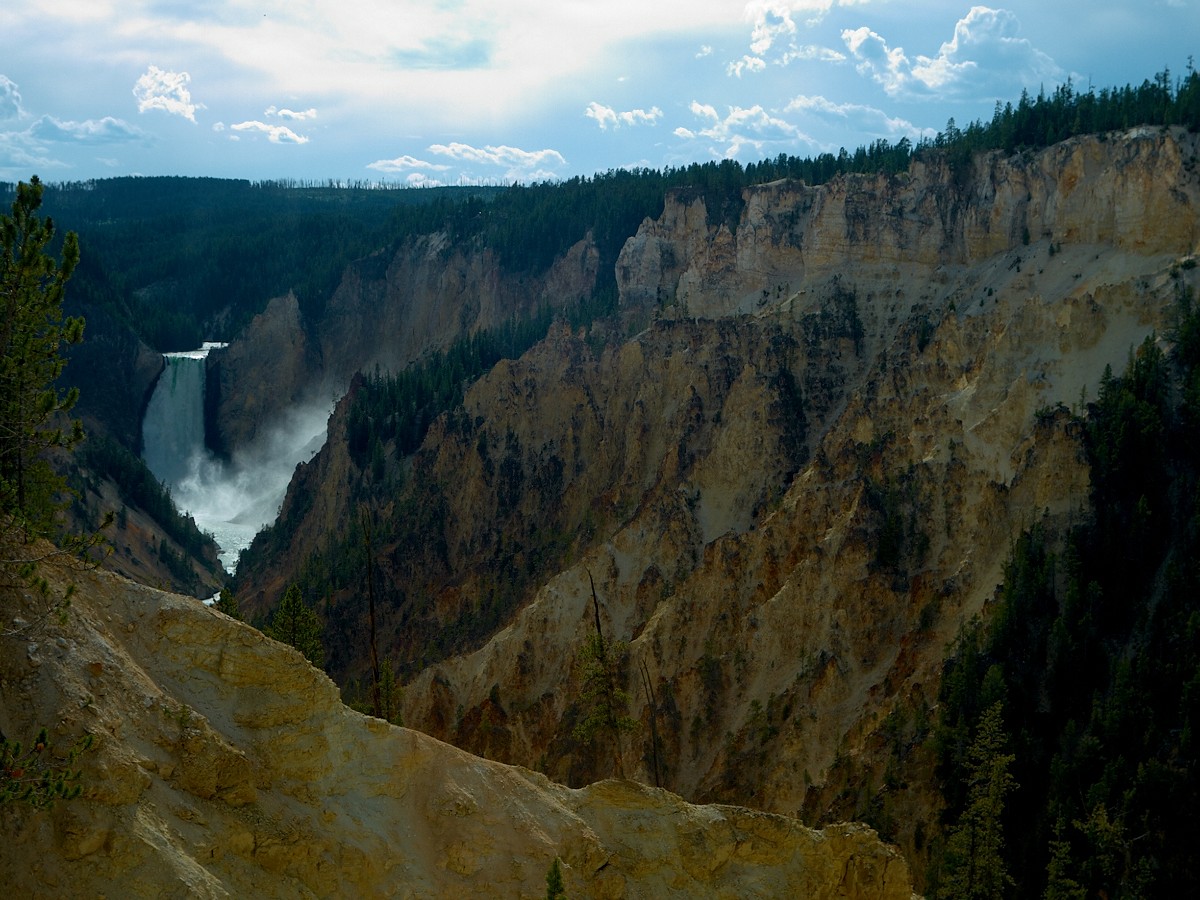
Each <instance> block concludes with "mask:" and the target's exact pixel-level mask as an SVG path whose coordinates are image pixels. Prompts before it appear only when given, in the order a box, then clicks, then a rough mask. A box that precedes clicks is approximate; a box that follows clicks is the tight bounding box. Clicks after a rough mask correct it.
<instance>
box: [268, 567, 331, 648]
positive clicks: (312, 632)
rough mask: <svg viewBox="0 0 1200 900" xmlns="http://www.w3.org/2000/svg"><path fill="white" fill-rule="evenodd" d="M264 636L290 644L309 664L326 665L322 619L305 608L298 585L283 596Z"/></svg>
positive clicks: (293, 586)
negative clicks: (322, 640) (322, 641)
mask: <svg viewBox="0 0 1200 900" xmlns="http://www.w3.org/2000/svg"><path fill="white" fill-rule="evenodd" d="M263 633H264V634H265V635H266V636H267V637H270V638H274V639H275V640H277V641H282V642H283V643H285V644H291V645H292V646H293V647H295V648H296V649H297V650H299V651H300V652H301V653H303V654H304V656H305V657H306V658H307V659H308V661H309V662H310V663H312V664H313V665H314V666H317V667H318V668H320V667H321V666H323V665H324V664H325V647H324V645H323V644H322V643H321V620H320V619H318V618H317V614H316V613H315V612H313V611H312V610H311V609H309V608H308V606H307V605H305V603H304V600H303V598H302V597H301V596H300V586H299V585H296V584H293V585H292V586H291V587H289V588H288V589H287V591H286V593H284V595H283V601H282V602H281V603H280V604H279V608H278V609H276V610H275V612H274V613H272V614H271V621H270V622H269V623H268V624H267V627H266V628H264V629H263Z"/></svg>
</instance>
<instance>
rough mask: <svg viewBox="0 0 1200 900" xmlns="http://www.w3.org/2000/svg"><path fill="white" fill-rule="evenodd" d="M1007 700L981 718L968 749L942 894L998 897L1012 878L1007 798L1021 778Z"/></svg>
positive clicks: (966, 899)
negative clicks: (1010, 749) (1007, 857)
mask: <svg viewBox="0 0 1200 900" xmlns="http://www.w3.org/2000/svg"><path fill="white" fill-rule="evenodd" d="M1002 710H1003V704H1002V703H1000V702H999V701H997V702H996V703H993V704H992V705H991V706H990V707H988V709H987V710H986V711H985V712H984V714H983V716H982V717H981V718H980V720H979V727H978V730H977V732H976V735H975V740H974V741H973V742H972V744H971V746H970V748H969V749H968V750H967V761H966V767H967V772H966V779H965V780H966V785H967V806H966V809H964V810H963V813H962V816H961V817H960V818H959V820H958V824H957V825H955V826H954V827H953V828H952V829H951V830H950V835H949V838H948V839H947V841H946V856H945V860H944V866H945V868H944V869H943V875H942V879H941V883H940V884H939V885H938V896H939V897H947V898H951V897H952V898H955V900H998V898H1003V897H1005V896H1007V893H1008V890H1009V888H1010V887H1011V886H1012V885H1013V880H1012V878H1011V876H1009V874H1008V869H1007V867H1006V866H1005V862H1004V829H1003V826H1002V823H1001V818H1002V817H1003V814H1004V798H1005V796H1006V795H1007V794H1008V793H1010V792H1011V791H1012V790H1013V789H1014V788H1016V786H1017V784H1016V780H1015V779H1014V778H1013V776H1012V775H1011V774H1010V773H1009V771H1008V769H1009V766H1011V765H1012V764H1013V761H1014V760H1015V757H1014V756H1013V755H1012V754H1009V753H1005V752H1004V744H1005V734H1004V721H1003V711H1002Z"/></svg>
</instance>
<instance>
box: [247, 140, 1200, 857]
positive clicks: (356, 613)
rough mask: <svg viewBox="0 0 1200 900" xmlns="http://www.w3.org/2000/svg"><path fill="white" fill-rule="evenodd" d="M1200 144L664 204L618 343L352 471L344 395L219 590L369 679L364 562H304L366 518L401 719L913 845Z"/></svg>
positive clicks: (1077, 464) (1188, 269) (644, 229)
mask: <svg viewBox="0 0 1200 900" xmlns="http://www.w3.org/2000/svg"><path fill="white" fill-rule="evenodd" d="M1197 153H1198V147H1197V138H1196V135H1194V134H1191V133H1188V132H1186V131H1184V130H1182V129H1159V128H1155V129H1137V130H1133V131H1130V132H1127V133H1124V134H1119V135H1104V136H1088V137H1079V138H1072V139H1070V140H1068V141H1066V142H1063V143H1061V144H1058V145H1055V146H1052V147H1050V148H1048V149H1046V150H1043V151H1039V152H1027V153H1023V154H1017V155H1004V154H1000V153H992V154H986V155H982V156H979V157H977V158H976V159H975V160H974V162H973V163H971V164H969V165H968V166H967V167H966V168H965V169H963V168H955V167H954V166H952V165H951V164H950V163H949V162H948V161H946V160H945V159H943V158H937V157H934V158H933V159H931V160H929V161H927V162H922V161H916V162H915V163H914V164H913V166H912V167H911V168H910V170H909V171H908V172H907V173H902V174H899V175H894V176H888V175H874V176H866V175H863V176H856V175H848V176H844V177H839V178H837V179H835V180H834V181H832V182H831V183H829V184H827V185H823V186H819V187H810V186H807V185H804V184H801V183H796V182H776V183H771V184H766V185H761V186H757V187H751V188H748V189H746V190H745V191H744V192H743V194H742V205H741V213H740V217H739V218H738V219H737V221H736V223H735V227H732V228H731V227H730V225H729V223H728V222H726V221H724V220H723V219H717V218H716V217H713V216H710V214H709V212H708V209H707V206H706V201H705V198H704V197H703V196H702V195H700V194H698V193H696V192H688V191H681V192H676V193H674V194H672V195H671V196H669V197H668V198H667V202H666V204H665V208H664V210H663V213H662V214H661V216H659V217H658V218H657V219H648V220H646V221H645V222H644V223H643V224H642V226H641V227H640V228H639V229H638V232H637V233H636V235H634V236H633V237H631V238H630V239H629V240H628V241H627V242H626V244H625V246H624V248H623V250H622V251H621V254H620V257H619V258H618V260H617V263H616V278H617V284H618V288H619V317H620V325H619V329H618V332H617V334H616V335H615V336H614V335H613V334H612V333H611V332H610V333H602V334H600V335H599V336H598V335H597V333H596V331H595V329H593V330H590V331H589V330H588V329H586V328H583V329H576V330H572V329H570V328H568V327H565V326H563V325H559V326H555V327H554V328H553V329H552V330H551V333H550V334H549V335H548V337H547V338H546V340H545V341H543V342H541V343H540V344H538V345H537V346H535V347H533V348H532V349H531V350H530V351H528V352H527V353H525V354H524V355H523V356H522V357H521V358H519V359H516V360H508V361H503V362H501V363H500V364H499V365H497V366H496V367H495V368H494V369H493V370H492V371H491V372H489V373H488V374H487V375H485V376H484V377H483V378H481V379H480V380H479V381H478V382H476V383H475V384H473V385H472V386H471V387H470V388H469V389H468V391H467V393H466V396H465V400H464V402H463V406H462V409H461V410H458V411H455V412H452V413H451V414H449V415H447V416H445V417H443V418H442V419H440V420H438V421H437V422H435V423H434V425H433V426H432V427H431V429H430V431H429V434H428V436H427V437H426V439H425V442H424V444H423V445H422V447H421V449H420V450H419V451H418V452H417V453H416V454H415V455H414V456H412V457H411V458H409V459H405V460H395V459H394V458H393V459H390V460H389V462H388V464H387V466H388V468H387V473H386V475H385V476H384V477H383V478H382V484H381V481H380V480H379V479H376V480H373V476H370V475H368V474H367V473H366V472H365V471H363V470H362V469H360V467H359V465H358V464H356V462H355V460H354V459H353V458H352V457H351V455H350V454H349V452H348V449H347V446H346V442H345V440H344V439H340V440H339V438H338V435H339V434H341V435H344V434H345V432H346V423H347V416H348V415H349V408H350V406H351V404H352V398H353V394H354V391H355V389H354V388H352V389H351V395H350V397H349V398H348V399H347V400H344V401H343V402H342V403H341V404H340V405H339V407H338V409H337V410H335V413H334V415H333V418H332V419H331V424H330V431H329V434H330V436H331V437H330V441H329V443H328V444H327V446H326V447H325V449H324V450H323V451H322V452H321V453H320V454H318V456H317V457H316V458H314V460H313V461H312V462H310V463H306V464H304V465H302V466H300V467H299V468H298V470H297V473H296V476H295V478H294V480H293V484H292V487H291V489H290V491H289V495H288V498H287V499H286V500H285V503H284V507H283V514H282V516H281V520H280V522H281V523H285V524H286V528H285V529H283V532H284V533H285V534H286V539H285V540H282V541H279V540H277V541H275V542H274V543H272V544H271V552H270V553H264V554H261V555H260V556H258V557H254V556H252V557H251V559H249V560H248V561H247V563H246V566H245V569H244V570H242V571H240V572H239V589H240V590H241V592H242V597H243V602H245V603H246V604H247V605H248V607H249V608H250V609H252V610H256V611H258V612H265V611H266V610H267V609H269V608H270V606H271V604H272V603H274V602H276V601H275V598H277V597H278V596H280V595H281V593H282V590H283V588H284V587H285V586H286V584H287V583H289V582H290V581H292V580H295V579H300V580H301V581H302V582H303V581H304V579H305V577H306V576H305V572H306V571H307V572H308V573H309V575H308V576H307V577H309V579H310V581H309V582H308V583H309V584H310V585H311V586H312V590H313V592H314V599H316V600H317V602H318V604H319V607H320V608H322V609H324V610H325V611H326V616H327V621H329V622H331V623H335V624H333V625H332V626H331V627H330V628H329V629H328V634H327V637H328V639H329V642H330V646H331V660H330V671H331V672H333V673H334V674H335V676H336V677H337V679H338V681H339V682H340V683H342V684H343V685H344V686H346V687H347V688H348V689H350V688H352V686H353V684H354V683H357V684H358V685H360V686H361V685H362V684H364V683H365V679H367V678H369V675H368V669H367V666H366V661H367V658H368V652H369V648H368V646H367V643H366V641H365V639H364V635H366V634H367V631H368V621H367V615H368V612H367V603H366V600H367V598H366V597H365V596H364V594H365V591H364V590H363V580H364V579H363V575H362V570H361V569H358V570H357V571H356V572H355V573H353V574H352V575H351V576H350V577H349V578H348V579H347V580H346V581H345V582H342V583H338V582H337V581H336V579H333V580H331V579H330V578H328V577H326V576H325V575H322V574H320V573H318V574H317V575H313V574H312V573H313V572H315V571H317V570H322V567H324V568H325V569H328V568H330V567H331V566H332V563H331V562H330V560H331V559H334V558H341V559H348V558H351V557H352V556H353V552H354V548H355V541H356V540H357V538H354V537H349V538H348V537H347V536H346V535H347V533H348V532H347V528H348V526H347V523H351V522H354V521H355V520H356V519H357V517H358V515H359V512H360V505H361V504H363V503H366V504H367V505H368V506H369V507H370V508H371V510H372V511H373V512H372V514H373V515H374V516H375V517H376V518H377V519H378V521H379V523H380V525H379V530H380V533H381V535H382V538H381V540H380V543H381V546H380V547H379V548H378V550H377V554H376V558H377V560H378V563H377V565H378V569H379V572H378V574H379V579H378V581H379V583H380V584H381V585H382V587H381V588H380V591H381V594H382V600H381V608H380V610H379V611H378V628H379V634H380V635H381V638H380V641H379V653H380V654H381V656H383V657H384V658H386V659H388V660H389V661H390V662H391V663H392V665H393V666H394V667H395V668H396V670H397V671H399V672H401V673H403V675H404V680H405V684H404V693H403V703H402V707H403V718H404V721H405V723H406V724H408V725H410V726H412V727H415V728H418V729H420V730H422V731H425V732H428V733H429V734H432V735H434V736H436V737H439V738H441V739H444V740H447V741H449V742H451V743H453V744H455V745H457V746H461V747H463V748H466V749H468V750H470V751H472V752H475V753H479V754H481V755H483V756H487V757H491V758H494V759H497V760H501V761H505V762H510V763H517V764H521V765H524V766H528V767H534V768H537V769H539V770H541V771H544V772H545V773H546V774H547V775H549V776H550V777H551V778H552V779H555V780H560V781H563V782H565V783H568V784H575V785H581V784H586V783H588V782H590V781H593V780H595V779H597V778H600V777H604V776H606V775H610V774H614V769H618V768H619V770H621V771H624V772H626V773H630V774H632V775H633V777H635V778H637V779H638V780H640V781H642V782H645V783H649V784H661V785H662V786H664V787H667V788H669V789H670V790H673V791H676V792H678V793H679V794H680V795H682V796H683V797H685V798H687V799H689V800H691V801H694V802H738V803H747V804H750V805H752V806H754V807H756V808H760V809H764V810H767V811H770V812H773V813H781V814H787V815H798V816H801V817H803V818H804V819H805V820H806V821H811V822H821V821H832V820H836V819H837V818H839V817H863V816H868V817H870V819H871V820H872V821H875V822H877V823H882V824H886V825H887V826H888V828H887V831H888V834H889V838H890V839H892V840H895V841H897V842H898V843H899V844H900V846H901V847H902V848H903V849H904V850H905V852H906V853H907V854H910V856H913V857H919V856H920V855H921V854H922V852H924V851H925V850H926V849H927V846H926V837H927V835H928V834H929V833H930V832H931V830H933V829H934V828H935V827H936V819H937V815H938V809H937V801H936V799H935V797H934V796H933V794H932V793H926V792H925V788H924V787H923V785H927V784H929V783H930V782H931V779H930V778H929V777H928V776H929V774H930V766H931V765H932V762H931V760H930V759H929V758H928V757H927V755H924V754H922V752H920V741H919V740H918V739H917V738H918V737H919V735H920V734H922V733H924V732H923V731H922V729H926V730H927V724H928V721H929V719H930V716H931V715H932V714H933V711H934V707H935V705H936V701H937V691H938V684H939V679H940V674H941V670H942V667H943V665H944V661H945V659H946V654H947V653H948V652H949V651H950V648H951V647H952V644H953V640H954V638H955V636H956V635H957V634H958V632H959V630H960V629H961V628H962V627H963V626H964V624H966V623H968V622H969V621H971V620H972V619H973V618H974V617H976V616H985V617H986V615H987V610H988V604H989V601H990V599H991V598H992V597H993V595H994V594H995V591H996V588H997V585H998V584H999V582H1000V581H1001V579H1002V567H1003V564H1004V562H1005V560H1006V559H1007V557H1008V554H1009V550H1010V547H1011V545H1012V542H1013V541H1014V539H1015V538H1016V537H1017V535H1018V534H1019V533H1020V532H1021V531H1022V529H1025V528H1028V527H1030V526H1032V525H1033V524H1035V523H1044V524H1045V525H1046V526H1047V527H1048V528H1051V529H1060V530H1061V529H1065V528H1066V527H1068V525H1069V523H1070V522H1071V521H1072V520H1073V519H1074V518H1076V517H1078V516H1080V515H1081V514H1082V510H1083V508H1084V505H1085V504H1086V500H1087V495H1088V475H1087V468H1086V464H1085V461H1084V459H1083V455H1082V448H1081V444H1080V436H1079V431H1078V427H1077V425H1076V424H1075V423H1076V419H1075V415H1076V414H1082V413H1084V412H1085V411H1086V406H1087V403H1088V401H1089V398H1094V397H1095V396H1096V392H1097V389H1098V385H1099V383H1100V380H1101V378H1102V377H1103V375H1104V373H1105V370H1106V367H1110V368H1111V369H1112V370H1116V371H1120V370H1121V369H1122V368H1123V366H1124V365H1125V362H1126V361H1127V360H1128V359H1129V358H1130V355H1131V353H1132V352H1133V350H1134V349H1135V348H1136V347H1137V346H1139V345H1140V344H1141V343H1142V342H1143V340H1144V339H1146V338H1147V337H1149V336H1154V337H1155V338H1156V339H1157V340H1158V341H1159V342H1160V343H1162V342H1167V341H1169V335H1170V330H1171V324H1172V321H1173V318H1172V317H1173V315H1174V311H1175V309H1176V305H1177V302H1178V299H1179V297H1180V296H1181V294H1182V293H1184V292H1187V291H1194V289H1195V285H1196V274H1195V261H1194V254H1195V253H1196V251H1197V247H1198V241H1200V225H1198V219H1197V209H1198V208H1200V176H1198V174H1197ZM399 266H400V263H394V264H393V265H392V266H391V269H396V268H397V267H399ZM344 287H346V286H345V285H344ZM380 296H381V293H380V291H379V290H378V289H373V290H372V291H365V290H364V291H362V292H361V293H360V294H359V298H360V299H359V300H358V302H359V303H362V304H364V306H363V308H364V309H365V308H366V305H368V304H372V303H375V302H376V300H377V299H378V298H379V297H380ZM343 300H344V301H345V302H346V303H350V302H351V295H350V294H349V293H347V294H344V295H343ZM380 302H382V301H380ZM439 302H443V303H444V302H446V300H445V298H444V297H441V295H439ZM371 308H372V309H376V308H375V307H374V306H372V307H371ZM376 314H377V315H379V316H380V317H381V318H382V319H383V320H388V316H389V315H391V313H388V312H384V311H382V310H378V309H376ZM452 314H453V311H452V310H449V311H448V310H445V309H442V310H440V311H439V315H440V316H443V317H445V316H451V315H452ZM417 320H418V321H424V319H423V318H422V317H421V316H417ZM401 330H403V328H402V329H401ZM285 368H286V367H285ZM1072 411H1074V413H1073V412H1072ZM383 484H386V485H388V486H389V487H383ZM314 561H315V563H314ZM322 571H323V570H322ZM593 587H594V590H595V592H596V599H595V603H596V604H598V605H599V607H600V610H599V612H600V616H601V618H602V630H603V633H604V635H605V636H606V637H607V639H609V640H613V641H619V642H622V644H623V645H624V647H625V648H626V651H627V657H626V658H625V669H624V671H625V679H626V681H625V684H624V687H625V689H626V691H627V693H628V695H629V698H630V700H629V714H630V716H631V717H632V718H633V719H634V720H636V721H637V722H638V723H639V729H638V731H637V732H636V735H635V736H633V737H632V738H630V739H629V740H627V741H625V742H624V744H623V746H622V747H621V748H620V750H619V753H618V756H619V763H614V762H613V756H612V753H610V752H609V751H608V750H602V749H600V748H597V747H595V746H586V745H582V744H581V743H580V742H579V741H578V740H576V739H575V738H574V736H573V732H574V725H575V723H576V722H577V721H578V720H579V718H580V716H581V715H582V710H581V708H580V705H579V702H578V690H579V681H578V664H577V663H578V658H579V653H580V651H581V649H582V648H583V647H584V645H585V644H586V642H587V641H588V639H589V637H590V636H591V635H592V634H594V633H595V625H594V622H593V620H594V618H595V610H594V602H593V595H592V590H593ZM889 754H891V755H893V756H895V755H897V754H898V755H899V756H900V757H901V758H903V759H905V765H906V766H908V767H909V768H910V769H911V772H907V773H906V774H911V776H912V777H911V778H908V777H905V778H902V779H901V781H903V782H905V783H907V784H908V785H909V787H908V789H906V790H904V791H897V790H894V789H892V790H889V789H888V788H887V786H886V783H894V782H895V780H896V779H895V773H894V772H892V773H888V772H885V771H884V769H885V766H886V759H887V758H888V756H889Z"/></svg>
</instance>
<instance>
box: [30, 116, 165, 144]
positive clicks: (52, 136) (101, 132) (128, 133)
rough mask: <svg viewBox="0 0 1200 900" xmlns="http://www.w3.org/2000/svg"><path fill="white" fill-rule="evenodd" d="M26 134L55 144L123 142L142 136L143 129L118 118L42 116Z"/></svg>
mask: <svg viewBox="0 0 1200 900" xmlns="http://www.w3.org/2000/svg"><path fill="white" fill-rule="evenodd" d="M29 135H30V137H32V138H33V139H34V140H37V141H43V142H46V143H56V144H69V143H70V144H73V143H86V144H124V143H130V142H133V141H141V140H145V138H146V135H145V133H144V132H142V131H140V130H139V129H137V128H134V127H133V126H132V125H130V124H129V123H127V122H124V121H122V120H121V119H114V118H113V117H112V116H105V117H104V118H103V119H85V120H84V121H82V122H67V121H62V120H59V119H56V118H54V117H53V116H42V117H41V118H40V119H38V120H37V121H36V122H34V123H33V125H32V127H30V129H29Z"/></svg>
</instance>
